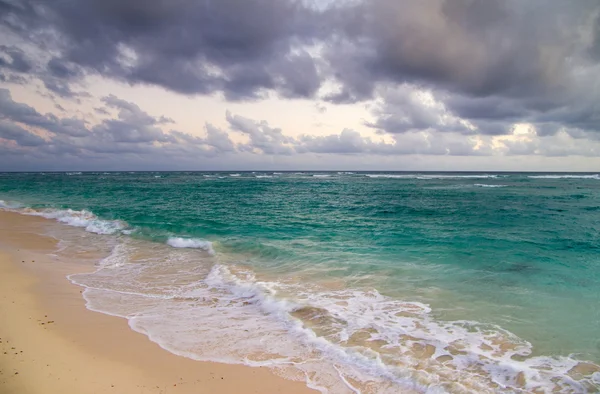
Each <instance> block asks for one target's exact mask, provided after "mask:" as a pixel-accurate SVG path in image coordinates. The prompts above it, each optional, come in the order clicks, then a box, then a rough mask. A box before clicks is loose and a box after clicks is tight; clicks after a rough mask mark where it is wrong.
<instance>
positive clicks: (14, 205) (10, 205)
mask: <svg viewBox="0 0 600 394" xmlns="http://www.w3.org/2000/svg"><path fill="white" fill-rule="evenodd" d="M21 207H23V205H22V204H20V203H18V202H15V201H4V200H0V209H6V210H8V211H10V210H14V209H19V208H21Z"/></svg>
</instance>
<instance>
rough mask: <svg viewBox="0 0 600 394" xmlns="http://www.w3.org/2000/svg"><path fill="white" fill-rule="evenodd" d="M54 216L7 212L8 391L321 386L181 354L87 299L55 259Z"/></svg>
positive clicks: (1, 352) (3, 364)
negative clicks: (50, 233)
mask: <svg viewBox="0 0 600 394" xmlns="http://www.w3.org/2000/svg"><path fill="white" fill-rule="evenodd" d="M48 222H50V221H49V220H47V219H43V218H39V217H29V216H23V215H20V214H18V213H11V212H0V276H1V277H2V280H3V286H0V321H1V322H2V323H0V393H3V394H4V393H6V394H8V393H15V394H17V393H19V394H21V393H32V394H36V393H49V394H53V393H88V392H90V393H91V392H93V393H127V394H129V393H183V394H187V393H189V394H192V393H196V394H202V393H218V392H221V393H291V394H296V393H297V394H302V393H316V392H317V391H315V390H311V389H310V388H308V387H307V386H306V384H305V382H299V381H291V380H286V379H284V378H282V377H279V376H276V375H275V374H274V373H273V372H271V371H270V370H269V369H267V368H264V367H249V366H245V365H233V364H221V363H216V362H205V361H195V360H191V359H188V358H185V357H181V356H177V355H175V354H172V353H170V352H168V351H166V350H164V349H162V348H161V347H160V346H159V345H158V344H156V343H154V342H151V341H150V340H149V339H148V338H147V337H146V336H145V335H143V334H140V333H137V332H135V331H133V330H132V329H131V328H130V327H129V326H128V324H127V321H126V320H125V319H122V318H118V317H114V316H109V315H106V314H102V313H99V312H93V311H90V310H88V309H87V308H86V307H85V300H84V299H83V297H82V295H81V292H82V288H80V287H79V286H76V285H74V284H72V283H71V282H69V281H68V279H67V278H66V275H67V274H71V273H76V272H77V270H81V271H83V270H84V269H85V268H91V267H85V266H72V265H69V264H67V263H62V262H60V261H56V260H54V259H51V258H50V257H49V256H48V253H51V252H52V251H53V250H55V249H56V244H57V242H56V240H54V239H53V238H50V237H46V236H42V235H39V234H36V230H37V229H40V228H41V227H43V226H44V225H46V224H48Z"/></svg>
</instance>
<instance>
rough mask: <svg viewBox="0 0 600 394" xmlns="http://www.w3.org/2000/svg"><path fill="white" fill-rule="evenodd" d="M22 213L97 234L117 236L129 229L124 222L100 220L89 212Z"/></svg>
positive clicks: (66, 210)
mask: <svg viewBox="0 0 600 394" xmlns="http://www.w3.org/2000/svg"><path fill="white" fill-rule="evenodd" d="M22 213H24V214H25V215H31V216H41V217H44V218H46V219H54V220H56V221H58V222H61V223H64V224H67V225H69V226H73V227H82V228H84V229H85V231H87V232H90V233H96V234H116V233H118V232H120V231H121V230H124V229H126V228H127V227H128V226H127V223H125V222H124V221H121V220H103V219H99V218H98V217H97V216H96V215H94V214H93V213H92V212H90V211H87V210H82V211H75V210H72V209H43V210H41V211H37V210H33V209H26V210H24V211H23V212H22Z"/></svg>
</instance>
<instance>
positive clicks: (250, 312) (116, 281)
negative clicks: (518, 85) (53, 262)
mask: <svg viewBox="0 0 600 394" xmlns="http://www.w3.org/2000/svg"><path fill="white" fill-rule="evenodd" d="M127 253H130V255H131V256H134V255H135V251H134V250H132V251H130V252H127V249H126V248H123V247H121V248H115V250H114V251H113V254H112V255H111V256H109V258H107V259H105V261H103V264H101V268H100V269H99V270H98V271H96V273H92V274H76V275H71V276H70V277H69V279H70V280H71V281H72V282H73V283H76V284H79V285H81V286H84V287H86V290H85V291H84V297H85V299H86V302H87V307H88V308H89V309H91V310H95V311H99V312H104V313H107V314H112V315H115V316H121V317H125V318H127V319H128V320H129V325H130V326H131V328H132V329H134V330H136V331H138V332H141V333H143V334H145V335H147V336H148V337H149V338H150V339H151V340H152V341H154V342H156V343H158V344H159V345H160V346H161V347H163V348H164V349H167V350H169V351H171V352H172V353H175V354H178V355H181V356H185V357H189V358H192V359H196V360H203V361H217V362H225V363H237V364H246V365H250V366H264V367H270V368H273V369H274V370H275V371H276V372H277V373H280V374H282V375H284V376H285V377H292V378H293V377H298V375H299V374H300V375H301V376H303V378H302V379H303V380H305V381H306V382H307V384H308V385H309V386H310V387H313V388H316V389H319V390H320V391H321V392H348V390H350V391H353V392H373V390H376V392H378V393H396V392H398V391H404V390H406V391H411V392H423V393H425V392H445V391H465V392H481V393H494V392H497V391H498V390H504V391H507V392H531V391H538V392H554V391H557V390H559V391H560V392H569V393H579V392H586V391H587V390H588V389H589V388H590V387H597V384H600V380H599V379H598V378H599V377H600V376H599V375H600V372H598V371H600V369H599V368H598V367H597V366H594V365H593V364H590V363H584V362H580V361H578V360H576V359H574V358H571V357H544V356H532V352H533V348H532V345H531V344H530V343H528V342H527V341H525V340H523V339H521V338H519V337H517V336H515V335H514V334H512V333H510V332H508V331H506V330H503V329H502V328H500V327H498V326H494V325H486V324H481V323H477V322H473V321H439V320H436V319H435V318H434V317H433V316H432V310H431V308H430V307H429V306H428V305H426V304H422V303H419V302H408V301H402V300H397V299H392V298H390V297H387V296H384V295H382V294H380V293H379V292H377V291H376V290H374V289H373V290H360V289H344V290H330V289H324V288H319V287H317V286H316V285H314V284H307V283H289V282H286V283H284V282H276V281H264V280H259V279H258V278H257V277H256V275H255V273H254V272H252V271H251V270H249V269H246V268H241V267H236V266H226V265H223V264H216V265H214V266H212V268H210V270H209V272H208V274H207V275H198V276H197V277H192V278H190V279H189V280H186V282H185V283H187V284H184V285H180V286H178V287H175V286H173V285H172V284H173V283H176V282H177V281H178V280H181V277H178V276H177V275H178V274H180V273H181V272H185V275H186V277H189V276H190V273H189V272H187V271H186V270H188V269H189V268H186V269H182V270H181V271H180V270H177V269H176V270H174V269H173V268H174V266H173V264H174V263H175V262H177V261H178V260H177V259H176V258H174V257H172V258H171V259H164V258H163V259H162V261H166V263H165V271H164V272H163V271H161V268H160V264H157V261H153V262H147V263H142V264H140V263H138V264H127V259H128V258H129V256H128V255H127ZM196 265H197V264H196ZM157 272H159V273H161V274H158V275H157V274H156V273H157ZM165 275H166V276H165ZM148 278H150V279H151V280H153V281H155V282H153V283H147V280H148ZM178 278H179V279H178ZM283 294H285V295H283ZM181 301H185V302H181ZM363 390H364V391H363Z"/></svg>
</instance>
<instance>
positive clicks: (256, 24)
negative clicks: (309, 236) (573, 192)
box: [0, 0, 600, 148]
mask: <svg viewBox="0 0 600 394" xmlns="http://www.w3.org/2000/svg"><path fill="white" fill-rule="evenodd" d="M307 4H308V3H307V2H302V1H299V0H248V1H243V2H242V1H239V0H220V1H215V0H207V1H196V0H177V1H175V2H168V1H166V0H150V1H140V0H119V1H117V0H77V1H76V0H64V1H59V2H56V1H55V2H41V1H39V0H23V1H20V2H18V3H15V2H9V1H7V0H0V25H1V26H2V27H3V29H4V31H6V32H12V33H11V34H13V35H14V36H16V37H19V38H20V39H21V40H23V41H24V42H27V43H30V44H32V43H34V44H36V45H38V47H39V48H40V49H41V50H42V51H43V53H53V54H54V56H52V57H50V58H43V59H41V58H40V59H37V60H38V64H37V66H36V65H34V62H33V59H31V58H30V56H29V55H28V54H26V53H25V52H23V51H22V50H20V49H18V48H16V47H15V46H14V45H13V46H8V45H4V46H2V47H0V52H1V53H2V55H1V56H0V68H2V69H3V70H4V71H2V72H0V79H1V80H3V81H5V82H12V83H24V82H26V79H25V76H27V75H31V76H34V77H36V78H39V79H40V80H41V81H42V82H43V83H44V85H45V87H46V88H47V89H48V90H50V91H52V92H54V93H55V94H58V95H59V96H61V97H64V98H69V97H71V98H76V97H79V95H81V93H80V92H77V90H76V89H74V88H73V86H74V85H76V84H77V82H78V81H80V80H81V78H83V77H85V76H86V75H91V74H99V75H102V76H104V77H108V78H113V79H117V80H121V81H125V82H127V83H130V84H151V85H158V86H162V87H164V88H166V89H169V90H172V91H175V92H179V93H183V94H189V95H193V94H211V93H214V92H222V93H223V94H224V96H225V98H226V99H228V100H257V99H261V98H264V97H266V96H267V95H268V94H269V93H270V92H277V93H278V94H279V95H280V96H281V97H283V98H296V97H303V98H311V97H315V96H318V95H320V96H321V97H322V98H323V99H325V100H327V101H330V102H332V103H337V104H339V103H353V102H357V101H362V100H371V99H373V98H376V99H379V100H389V102H388V103H384V104H381V105H380V107H379V109H380V112H379V113H377V114H375V116H376V118H377V121H376V122H375V123H374V124H372V126H374V127H376V128H378V129H379V130H382V131H383V132H389V133H399V132H406V131H407V130H415V129H429V128H433V129H436V130H439V131H449V132H454V131H459V132H466V131H465V130H464V129H463V130H462V131H461V130H460V129H461V127H462V126H461V124H455V125H450V126H449V125H447V124H444V123H443V122H442V123H440V122H439V119H437V118H438V117H439V115H440V114H439V113H434V112H432V111H431V110H430V109H428V110H427V111H424V112H423V111H421V112H419V109H418V108H417V107H415V105H414V103H411V102H410V100H409V101H406V102H400V101H399V99H398V97H394V96H393V95H389V94H384V95H383V96H382V95H381V92H382V91H383V92H385V91H386V89H389V88H393V87H394V86H396V85H398V84H401V85H402V84H410V85H413V86H419V87H421V88H423V89H425V90H429V91H431V92H432V93H433V94H434V96H435V97H436V99H437V100H438V101H439V102H440V103H441V104H442V105H443V106H444V108H445V111H446V112H447V113H448V114H451V115H452V116H454V117H455V118H458V119H462V120H465V121H470V122H471V123H472V124H473V125H474V126H475V127H476V128H477V129H478V132H481V133H484V134H502V133H510V132H511V125H512V124H513V123H518V122H530V123H534V124H560V125H563V126H565V127H570V128H577V129H583V130H594V131H598V130H599V127H600V126H598V125H599V124H600V122H598V118H599V116H598V109H597V108H596V106H594V105H593V104H590V103H595V102H598V100H599V99H600V97H599V95H598V89H597V87H596V86H595V82H593V81H597V80H600V71H599V68H598V67H597V63H598V60H600V27H599V26H600V4H599V3H598V2H597V1H594V0H582V1H577V2H565V1H562V0H551V1H547V0H543V1H542V0H532V1H523V0H453V1H447V0H407V1H400V2H399V1H396V0H357V1H347V2H346V1H344V2H339V3H333V5H330V6H328V7H320V8H319V9H317V8H315V7H310V6H309V5H307ZM329 86H335V87H336V88H334V89H333V91H331V90H330V89H329ZM324 87H326V88H324ZM540 129H541V128H540ZM280 148H281V147H280Z"/></svg>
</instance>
